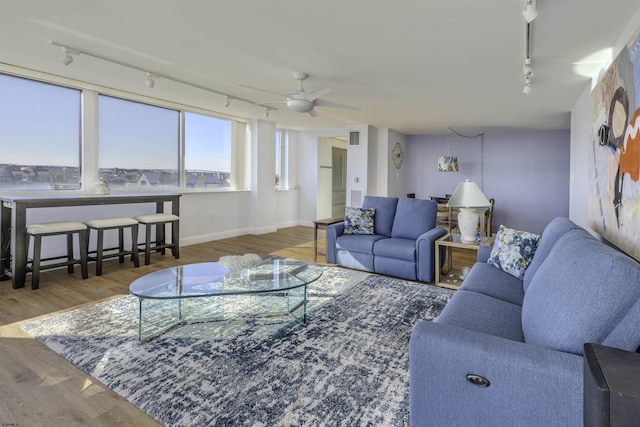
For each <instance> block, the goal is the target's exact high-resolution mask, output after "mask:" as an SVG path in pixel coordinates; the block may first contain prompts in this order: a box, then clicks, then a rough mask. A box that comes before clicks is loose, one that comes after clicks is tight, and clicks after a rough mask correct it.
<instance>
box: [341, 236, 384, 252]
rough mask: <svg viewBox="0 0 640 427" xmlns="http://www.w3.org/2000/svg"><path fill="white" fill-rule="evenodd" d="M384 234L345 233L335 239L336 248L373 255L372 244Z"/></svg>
mask: <svg viewBox="0 0 640 427" xmlns="http://www.w3.org/2000/svg"><path fill="white" fill-rule="evenodd" d="M384 238H385V237H384V236H378V235H377V234H345V235H342V236H340V237H338V238H337V239H336V249H337V250H342V251H350V252H359V253H362V254H370V255H373V245H374V243H375V242H377V241H378V240H381V239H384Z"/></svg>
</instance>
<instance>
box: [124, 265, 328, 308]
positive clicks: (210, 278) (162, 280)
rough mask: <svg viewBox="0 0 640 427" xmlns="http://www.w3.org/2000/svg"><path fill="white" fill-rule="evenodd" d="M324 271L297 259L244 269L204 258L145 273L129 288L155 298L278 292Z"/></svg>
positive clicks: (317, 275)
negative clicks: (193, 262)
mask: <svg viewBox="0 0 640 427" xmlns="http://www.w3.org/2000/svg"><path fill="white" fill-rule="evenodd" d="M322 272H323V268H322V267H321V266H319V265H316V264H310V263H306V262H304V261H297V260H283V259H269V260H263V261H262V262H261V263H259V264H257V265H255V266H252V267H250V268H245V269H241V270H231V269H229V268H228V267H226V266H224V265H222V264H219V263H217V262H204V263H198V264H187V265H181V266H178V267H171V268H167V269H164V270H159V271H156V272H153V273H150V274H147V275H144V276H142V277H140V278H139V279H136V280H135V281H133V282H132V283H131V285H129V291H130V292H131V293H132V294H133V295H135V296H137V297H140V298H153V299H176V298H191V297H202V296H216V295H237V294H251V293H261V292H277V291H284V290H288V289H294V288H298V287H301V286H305V285H308V284H309V283H311V282H313V281H315V280H317V279H318V278H319V277H320V276H321V275H322Z"/></svg>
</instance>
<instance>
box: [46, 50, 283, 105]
mask: <svg viewBox="0 0 640 427" xmlns="http://www.w3.org/2000/svg"><path fill="white" fill-rule="evenodd" d="M49 43H51V44H52V45H53V46H57V47H59V48H62V52H63V54H64V56H62V57H61V58H60V61H61V62H62V63H63V64H64V65H69V64H71V63H72V62H73V60H74V58H73V56H80V55H86V56H90V57H92V58H96V59H100V60H102V61H107V62H111V63H113V64H116V65H120V66H121V67H126V68H131V69H132V70H136V71H140V72H143V73H145V80H144V84H145V86H147V87H148V88H153V87H154V86H155V84H156V81H157V80H158V79H160V78H162V79H166V80H171V81H173V82H176V83H180V84H183V85H186V86H191V87H193V88H196V89H200V90H204V91H207V92H211V93H215V94H216V95H220V96H223V97H224V106H225V107H228V106H229V105H230V104H231V100H237V101H242V102H246V103H247V104H249V105H257V104H256V103H255V102H253V101H251V100H248V99H243V98H238V97H236V96H231V95H228V94H226V93H224V92H220V91H217V90H215V89H211V88H208V87H206V86H202V85H199V84H197V83H192V82H188V81H186V80H182V79H180V78H177V77H173V76H169V75H167V74H161V73H156V72H152V71H149V70H147V69H144V68H142V67H138V66H136V65H132V64H128V63H126V62H122V61H119V60H117V59H113V58H109V57H106V56H102V55H100V54H97V53H94V52H90V51H87V50H80V49H77V48H75V47H71V46H67V45H65V44H62V43H60V42H57V41H55V40H49ZM274 110H277V108H269V111H274ZM265 117H268V114H265Z"/></svg>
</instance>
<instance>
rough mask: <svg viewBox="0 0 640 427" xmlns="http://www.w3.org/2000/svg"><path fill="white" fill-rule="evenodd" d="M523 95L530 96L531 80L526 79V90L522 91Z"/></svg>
mask: <svg viewBox="0 0 640 427" xmlns="http://www.w3.org/2000/svg"><path fill="white" fill-rule="evenodd" d="M522 93H524V94H525V95H529V94H530V93H531V79H526V80H525V83H524V88H523V89H522Z"/></svg>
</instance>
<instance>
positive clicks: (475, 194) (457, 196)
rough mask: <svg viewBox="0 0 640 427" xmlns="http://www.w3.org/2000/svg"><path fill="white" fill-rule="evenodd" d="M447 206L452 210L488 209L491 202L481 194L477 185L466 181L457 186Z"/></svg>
mask: <svg viewBox="0 0 640 427" xmlns="http://www.w3.org/2000/svg"><path fill="white" fill-rule="evenodd" d="M447 205H449V206H452V207H454V208H488V207H489V206H491V202H489V199H487V196H485V195H484V194H483V193H482V190H480V187H478V184H476V183H475V182H471V181H469V180H468V179H467V180H466V181H464V182H461V183H460V184H458V186H457V187H456V191H454V192H453V194H452V195H451V197H450V198H449V202H448V203H447Z"/></svg>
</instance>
